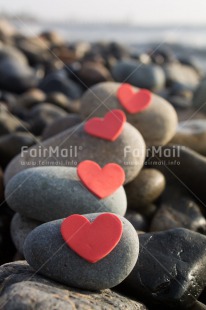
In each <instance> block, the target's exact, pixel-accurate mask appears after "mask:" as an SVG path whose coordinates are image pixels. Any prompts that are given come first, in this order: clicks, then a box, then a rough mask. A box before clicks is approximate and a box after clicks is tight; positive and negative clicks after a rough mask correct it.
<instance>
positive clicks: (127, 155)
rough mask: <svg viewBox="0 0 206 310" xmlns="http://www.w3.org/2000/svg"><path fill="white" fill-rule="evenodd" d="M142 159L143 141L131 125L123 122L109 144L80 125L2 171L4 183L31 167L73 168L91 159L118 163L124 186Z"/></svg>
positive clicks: (25, 154)
mask: <svg viewBox="0 0 206 310" xmlns="http://www.w3.org/2000/svg"><path fill="white" fill-rule="evenodd" d="M54 150H56V151H54ZM34 153H35V156H34ZM144 159H145V143H144V140H143V138H142V136H141V134H140V133H139V132H138V130H136V129H135V128H134V127H133V126H131V125H130V124H128V123H125V124H124V128H123V131H122V133H121V134H120V136H119V137H118V138H117V139H116V140H115V141H114V142H111V141H107V140H104V139H99V138H96V137H94V136H91V135H89V134H87V133H86V132H85V130H84V123H82V124H80V125H77V126H75V127H72V128H71V129H68V130H65V131H63V132H61V133H60V134H58V135H56V136H54V137H52V138H50V139H48V140H45V141H44V142H43V143H41V144H37V145H36V146H34V147H32V148H30V149H28V150H27V152H23V153H22V154H21V155H19V156H17V157H16V158H15V159H14V160H13V161H12V162H11V163H10V164H9V166H8V167H7V169H6V171H5V183H7V182H8V181H9V179H10V178H11V177H12V176H14V175H15V174H16V173H18V172H20V171H22V170H24V169H27V168H31V167H32V166H35V167H36V166H45V165H47V166H68V165H69V166H71V167H76V166H77V164H78V163H80V162H82V161H83V160H93V161H95V162H97V163H98V164H99V165H100V166H101V167H103V166H105V165H106V164H107V163H117V164H119V165H120V166H121V167H122V168H123V169H124V171H125V176H126V179H125V183H127V182H129V181H132V180H133V179H134V178H135V177H136V176H137V175H138V173H139V171H140V170H141V168H142V166H143V163H144Z"/></svg>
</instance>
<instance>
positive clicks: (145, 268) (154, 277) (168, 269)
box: [122, 228, 206, 309]
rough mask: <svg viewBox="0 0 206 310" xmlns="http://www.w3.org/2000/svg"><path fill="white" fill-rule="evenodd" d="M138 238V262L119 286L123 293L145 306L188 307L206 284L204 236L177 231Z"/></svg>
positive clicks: (205, 245) (185, 230)
mask: <svg viewBox="0 0 206 310" xmlns="http://www.w3.org/2000/svg"><path fill="white" fill-rule="evenodd" d="M139 239H140V255H139V259H138V262H137V264H136V266H135V268H134V269H133V271H132V272H131V274H130V275H129V276H128V278H127V279H126V280H125V281H124V282H123V283H122V286H123V287H124V289H125V292H126V291H127V292H128V293H129V292H130V293H131V291H132V292H133V294H134V296H135V297H136V298H141V299H144V300H146V301H147V303H148V304H153V305H154V304H155V303H156V304H157V305H158V304H159V305H161V304H162V305H163V304H164V307H165V308H171V309H188V308H190V307H191V306H192V305H193V304H195V302H196V299H198V297H199V295H200V294H201V292H202V291H203V289H204V287H205V285H206V279H205V272H206V256H205V247H206V237H205V236H203V235H201V234H199V233H196V232H192V231H190V230H187V229H183V228H179V229H173V230H168V231H165V232H160V233H152V234H140V235H139ZM165 308H164V309H165Z"/></svg>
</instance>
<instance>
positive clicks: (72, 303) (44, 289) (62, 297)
mask: <svg viewBox="0 0 206 310" xmlns="http://www.w3.org/2000/svg"><path fill="white" fill-rule="evenodd" d="M0 283H1V284H0V288H1V295H0V297H1V301H0V307H4V309H5V310H20V309H22V310H23V309H27V310H32V309H34V308H38V309H44V310H51V309H61V310H68V309H71V307H72V309H73V310H77V309H81V310H101V309H104V310H115V309H124V310H147V308H146V307H145V306H144V305H143V304H141V303H139V302H137V301H133V300H132V299H129V298H126V297H123V296H122V295H120V294H118V293H115V292H113V291H111V290H109V289H107V290H104V291H101V292H90V291H84V290H80V289H75V288H71V287H68V286H65V285H61V284H59V283H56V282H54V281H51V280H49V279H48V278H44V277H42V276H40V275H37V274H34V270H33V269H32V268H31V267H30V266H29V265H28V264H27V263H26V262H24V261H21V262H15V263H9V264H5V265H3V266H1V267H0Z"/></svg>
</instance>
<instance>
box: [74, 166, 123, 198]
mask: <svg viewBox="0 0 206 310" xmlns="http://www.w3.org/2000/svg"><path fill="white" fill-rule="evenodd" d="M77 174H78V176H79V178H80V180H81V181H82V183H83V184H84V185H85V186H86V187H87V188H88V189H89V190H90V191H91V192H92V193H93V194H94V195H96V196H97V197H99V198H100V199H103V198H105V197H108V196H109V195H111V194H112V193H114V192H115V191H116V190H117V189H118V188H119V187H120V186H121V185H122V184H123V183H124V181H125V173H124V170H123V169H122V167H120V166H119V165H117V164H113V163H112V164H107V165H106V166H104V168H101V167H100V166H99V165H98V164H97V163H95V162H94V161H91V160H85V161H83V162H81V163H80V164H79V165H78V167H77Z"/></svg>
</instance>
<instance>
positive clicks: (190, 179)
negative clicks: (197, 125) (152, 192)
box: [146, 145, 206, 205]
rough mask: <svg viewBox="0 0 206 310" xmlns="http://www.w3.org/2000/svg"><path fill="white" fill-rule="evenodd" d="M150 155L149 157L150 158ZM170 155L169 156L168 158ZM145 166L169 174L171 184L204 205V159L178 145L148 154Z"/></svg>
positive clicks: (205, 199) (205, 172)
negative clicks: (175, 183) (177, 186)
mask: <svg viewBox="0 0 206 310" xmlns="http://www.w3.org/2000/svg"><path fill="white" fill-rule="evenodd" d="M150 155H151V156H150ZM168 155H170V156H168ZM148 156H149V158H148V160H146V163H147V166H151V167H153V168H156V169H158V170H160V171H161V172H162V173H163V174H164V175H166V174H169V175H170V178H171V182H178V183H179V186H180V187H182V188H184V189H185V188H186V189H187V190H188V191H189V192H190V194H191V195H192V197H193V199H195V200H197V202H198V203H200V204H202V205H205V203H206V197H205V184H206V159H205V157H204V156H201V155H199V154H198V153H196V152H195V151H193V150H191V149H189V148H187V147H185V146H178V145H168V146H163V147H160V148H159V150H158V152H156V154H153V155H152V154H150V152H148Z"/></svg>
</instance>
